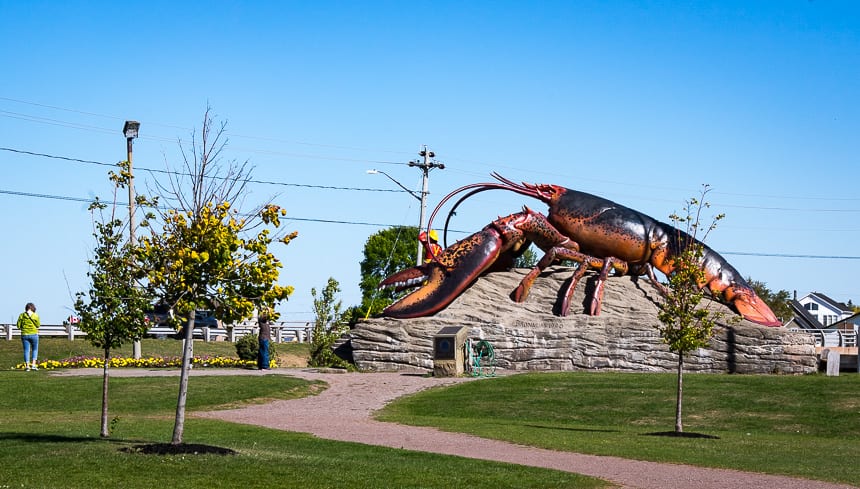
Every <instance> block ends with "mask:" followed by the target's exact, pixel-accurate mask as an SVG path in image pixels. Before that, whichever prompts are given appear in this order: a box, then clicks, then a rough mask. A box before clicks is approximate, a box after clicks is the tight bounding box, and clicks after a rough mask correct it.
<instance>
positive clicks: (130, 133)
mask: <svg viewBox="0 0 860 489" xmlns="http://www.w3.org/2000/svg"><path fill="white" fill-rule="evenodd" d="M130 126H133V127H131V130H129V129H130ZM139 127H140V124H139V123H137V122H136V121H126V123H125V126H124V127H123V133H124V134H125V141H126V152H127V154H128V242H129V244H130V245H131V246H134V244H135V238H134V167H133V165H132V147H133V146H134V144H133V143H132V141H133V140H134V138H136V137H137V131H138V128H139ZM132 356H133V357H134V358H135V359H140V357H141V346H140V340H134V342H133V344H132Z"/></svg>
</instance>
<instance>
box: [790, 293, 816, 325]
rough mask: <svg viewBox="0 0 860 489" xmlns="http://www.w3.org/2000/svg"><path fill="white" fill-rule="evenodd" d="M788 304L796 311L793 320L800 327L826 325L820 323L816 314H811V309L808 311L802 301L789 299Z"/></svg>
mask: <svg viewBox="0 0 860 489" xmlns="http://www.w3.org/2000/svg"><path fill="white" fill-rule="evenodd" d="M788 306H789V307H791V310H792V311H793V312H794V318H792V321H793V322H794V323H796V324H797V326H798V327H799V328H803V329H824V325H823V324H821V323H819V322H818V319H816V318H815V316H813V315H812V314H809V311H807V310H806V308H805V307H803V304H801V303H800V302H797V301H796V300H790V301H788Z"/></svg>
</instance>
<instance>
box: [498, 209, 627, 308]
mask: <svg viewBox="0 0 860 489" xmlns="http://www.w3.org/2000/svg"><path fill="white" fill-rule="evenodd" d="M523 212H525V213H527V214H528V215H529V217H530V218H529V219H528V220H525V221H522V222H520V223H518V226H517V228H518V229H519V230H520V231H522V232H523V233H524V235H525V236H526V237H527V238H528V239H530V240H532V241H533V242H534V243H535V245H537V247H538V248H540V249H542V250H544V252H545V253H544V256H543V257H542V258H541V259H540V261H538V263H537V265H536V266H535V267H534V268H533V269H532V270H531V271H529V273H528V274H527V275H526V276H525V277H523V279H522V280H521V281H520V284H519V285H518V286H517V288H516V289H514V291H513V292H511V299H513V300H514V301H516V302H523V301H525V300H526V298H528V294H529V290H530V289H531V287H532V285H533V284H534V281H535V279H536V278H537V277H538V275H540V273H541V272H543V271H544V270H545V269H546V268H547V267H548V266H550V265H552V264H553V263H555V262H556V261H558V260H572V261H575V262H577V263H579V268H578V269H577V271H576V273H575V274H574V279H573V280H572V281H571V283H570V285H568V288H567V290H566V291H565V294H564V297H565V298H564V300H563V302H562V305H561V315H562V316H567V313H568V311H569V309H570V298H571V297H572V296H573V290H574V289H575V288H576V284H577V282H579V279H580V278H582V276H583V275H584V274H585V272H586V271H588V270H589V269H590V268H595V269H601V270H602V272H601V279H599V282H600V283H601V287H600V288H599V290H600V292H601V295H600V296H595V297H593V298H592V306H591V308H590V309H591V314H593V315H596V314H599V313H600V302H601V300H602V282H603V280H605V279H606V276H608V274H609V271H610V270H612V269H614V270H616V271H618V272H619V273H621V274H624V273H627V263H625V262H623V261H621V260H618V259H615V258H607V259H602V258H597V257H594V256H591V255H587V254H585V253H582V252H580V251H579V244H577V243H576V242H575V241H573V240H571V239H570V238H568V237H566V236H565V235H563V234H561V232H559V231H558V230H557V229H556V228H555V227H554V226H553V225H552V224H550V223H549V221H547V220H546V218H545V217H544V216H543V214H540V213H538V212H534V211H532V210H531V209H529V208H528V207H523Z"/></svg>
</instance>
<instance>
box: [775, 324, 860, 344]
mask: <svg viewBox="0 0 860 489" xmlns="http://www.w3.org/2000/svg"><path fill="white" fill-rule="evenodd" d="M789 331H792V332H796V333H807V334H811V335H812V336H814V337H815V346H820V347H827V346H838V347H857V333H853V332H848V331H840V330H836V329H803V328H791V329H790V330H789Z"/></svg>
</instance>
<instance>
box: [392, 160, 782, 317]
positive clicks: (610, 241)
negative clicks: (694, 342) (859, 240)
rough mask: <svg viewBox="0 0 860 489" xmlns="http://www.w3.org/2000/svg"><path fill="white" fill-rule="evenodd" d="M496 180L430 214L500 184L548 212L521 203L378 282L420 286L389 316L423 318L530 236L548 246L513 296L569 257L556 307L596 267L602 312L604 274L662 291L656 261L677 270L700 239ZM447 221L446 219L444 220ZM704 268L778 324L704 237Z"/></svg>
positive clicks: (600, 205)
mask: <svg viewBox="0 0 860 489" xmlns="http://www.w3.org/2000/svg"><path fill="white" fill-rule="evenodd" d="M493 177H494V178H496V179H497V180H498V181H499V183H496V182H491V183H476V184H471V185H466V186H464V187H461V188H459V189H457V190H455V191H453V192H451V193H450V194H448V196H446V197H445V198H444V199H442V201H441V202H440V203H439V205H438V206H437V207H436V209H435V210H434V211H433V214H432V215H431V216H430V222H431V223H432V221H433V218H434V217H435V215H436V213H437V212H438V211H439V209H440V208H441V207H442V206H443V205H444V204H445V203H446V202H447V201H448V200H449V199H451V198H452V197H454V196H455V195H458V194H460V193H462V192H465V191H470V192H468V193H467V194H466V195H464V196H462V197H461V198H460V200H458V201H457V203H456V204H455V205H454V206H453V208H452V209H451V210H450V212H449V214H448V220H450V218H451V216H452V215H453V214H454V212H455V210H456V208H457V206H459V205H460V203H462V202H463V201H464V200H466V199H467V198H469V197H470V196H472V195H474V194H476V193H478V192H483V191H485V190H493V189H502V190H509V191H512V192H516V193H519V194H522V195H527V196H529V197H534V198H536V199H539V200H541V201H543V202H545V203H546V204H547V205H548V206H549V212H548V213H547V215H546V216H544V215H543V214H541V213H539V212H535V211H533V210H531V209H529V208H528V207H523V210H522V212H518V213H515V214H511V215H509V216H506V217H500V218H499V219H497V220H495V221H493V222H491V223H490V224H488V225H487V226H486V227H484V229H482V230H481V231H479V232H477V233H475V234H473V235H471V236H469V237H467V238H465V239H463V240H460V241H458V242H457V243H455V244H454V245H452V246H451V247H449V248H446V249H445V250H443V251H442V253H441V254H440V255H439V256H436V257H434V259H433V260H432V261H430V262H428V263H425V264H423V265H420V266H417V267H413V268H409V269H407V270H403V271H401V272H399V273H395V274H394V275H391V276H390V277H388V278H386V279H385V280H383V281H382V282H381V283H380V287H396V288H398V289H406V288H410V287H416V286H417V287H418V289H417V290H415V291H413V292H412V293H410V294H409V295H407V296H405V297H404V298H402V299H401V300H399V301H398V302H395V303H394V304H392V305H390V306H389V307H388V308H386V309H385V311H384V312H383V315H384V316H388V317H394V318H413V317H423V316H428V315H431V314H435V313H436V312H438V311H440V310H442V309H444V308H445V307H447V306H448V305H449V304H450V303H451V302H453V301H454V299H456V298H457V297H458V296H459V295H460V294H461V293H462V292H463V291H464V290H465V289H466V288H467V287H469V286H470V285H471V284H472V283H474V281H475V280H477V278H478V277H479V276H480V275H481V274H483V273H485V272H487V271H492V270H498V269H503V268H507V267H509V266H510V265H511V264H512V263H513V260H514V259H515V258H516V257H517V256H519V255H520V254H521V253H522V252H523V251H525V249H526V248H527V247H528V246H529V244H530V243H534V244H535V245H536V246H537V247H539V248H540V249H541V250H543V251H544V252H545V254H544V256H543V257H542V258H541V259H540V261H539V262H538V264H537V266H536V267H535V268H534V269H532V270H531V271H530V272H529V273H528V274H527V275H526V276H525V278H523V279H522V281H521V282H520V284H519V286H518V287H517V288H516V289H515V290H514V291H513V292H512V293H511V297H512V298H513V299H514V300H515V301H517V302H522V301H524V300H526V297H527V296H528V293H529V289H530V288H531V286H532V284H533V283H534V281H535V279H536V278H537V277H538V275H540V273H541V271H543V270H544V269H545V268H546V267H548V266H550V265H551V264H552V263H554V262H556V261H557V260H573V261H575V262H577V263H579V267H578V268H577V270H576V272H575V273H574V274H573V279H572V280H571V281H570V282H569V284H568V285H567V288H566V290H565V291H564V299H563V300H562V304H561V307H560V313H561V315H562V316H566V315H567V313H568V310H569V308H570V300H571V298H572V296H573V291H574V289H575V287H576V285H577V283H578V282H579V280H580V279H581V278H582V277H583V276H584V275H585V273H586V272H587V271H588V270H592V269H594V270H598V271H599V274H598V277H597V281H596V286H595V291H594V293H593V295H592V297H591V303H590V311H589V312H590V314H592V315H597V314H599V313H600V305H601V300H602V298H603V285H604V282H605V280H606V279H607V277H608V276H609V273H610V272H611V271H613V270H614V271H615V272H616V274H621V275H635V276H641V275H646V274H647V275H648V277H649V278H650V279H651V281H652V282H653V283H654V284H655V285H656V286H657V288H658V289H660V290H662V291H665V288H664V287H663V285H662V284H660V283H659V282H658V281H657V279H656V277H655V276H654V270H653V269H654V268H657V269H658V270H660V271H661V272H662V273H664V274H667V275H668V274H671V273H672V271H673V270H674V265H673V257H675V256H677V255H678V254H679V253H680V251H681V250H683V249H685V248H686V247H687V246H688V245H689V244H690V243H693V242H696V243H699V244H702V243H701V242H699V241H697V240H695V238H693V237H692V236H690V235H688V234H687V233H684V232H682V231H679V230H677V229H676V228H674V227H673V226H671V225H669V224H666V223H663V222H660V221H657V220H655V219H653V218H651V217H649V216H647V215H645V214H643V213H641V212H638V211H635V210H633V209H630V208H628V207H624V206H623V205H620V204H616V203H615V202H612V201H610V200H607V199H604V198H601V197H598V196H596V195H591V194H588V193H585V192H579V191H576V190H571V189H568V188H564V187H560V186H558V185H548V184H529V183H522V184H518V183H515V182H512V181H510V180H508V179H506V178H504V177H502V176H500V175H498V174H496V173H493ZM446 228H447V222H446ZM702 246H703V249H704V254H703V257H702V260H701V267H702V269H703V271H704V272H705V282H704V283H702V284H700V286H701V287H702V288H705V287H707V288H708V290H709V291H710V292H711V294H712V295H713V296H714V297H716V298H718V299H719V300H721V301H723V302H726V303H728V304H729V305H731V306H733V307H734V308H735V309H736V310H737V312H738V313H740V315H741V316H743V317H744V318H746V319H748V320H750V321H753V322H756V323H759V324H763V325H765V326H780V325H781V323H780V321H779V320H778V319H777V318H776V316H775V315H774V313H773V312H772V311H771V310H770V308H769V307H768V306H767V304H765V303H764V301H762V300H761V299H760V298H759V297H758V296H757V295H756V293H755V291H754V290H753V289H752V287H750V285H749V284H748V283H747V282H746V281H745V280H744V279H743V277H742V276H741V274H740V273H739V272H738V271H737V270H736V269H735V268H734V267H733V266H732V265H730V264H729V263H728V262H727V261H726V260H725V259H724V258H723V257H722V256H720V255H719V254H718V253H717V252H715V251H714V250H712V249H710V248H709V247H707V246H706V245H704V244H702Z"/></svg>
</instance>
